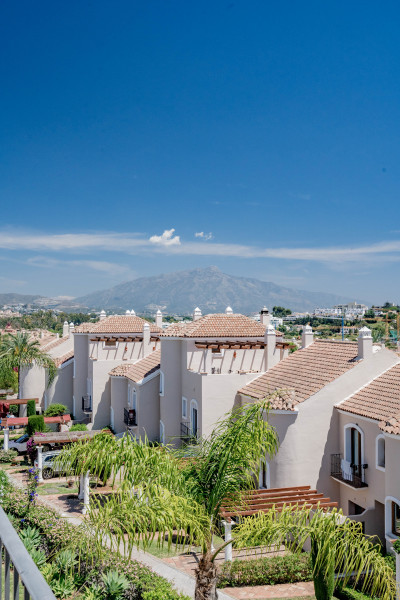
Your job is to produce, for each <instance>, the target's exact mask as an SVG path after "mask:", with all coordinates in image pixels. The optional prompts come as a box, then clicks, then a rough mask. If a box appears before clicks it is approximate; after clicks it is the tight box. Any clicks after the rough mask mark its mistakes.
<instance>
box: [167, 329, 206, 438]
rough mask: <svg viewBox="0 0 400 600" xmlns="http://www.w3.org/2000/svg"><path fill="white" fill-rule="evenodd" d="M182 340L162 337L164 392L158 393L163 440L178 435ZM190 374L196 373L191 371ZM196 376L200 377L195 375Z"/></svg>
mask: <svg viewBox="0 0 400 600" xmlns="http://www.w3.org/2000/svg"><path fill="white" fill-rule="evenodd" d="M184 344H185V341H184V340H169V339H167V338H164V339H163V341H162V344H161V374H160V377H161V378H162V379H163V381H164V385H163V387H164V394H163V395H160V419H161V421H162V422H163V424H164V432H165V442H166V443H169V442H171V441H173V440H175V441H176V438H177V437H179V436H180V434H181V432H180V424H181V420H182V419H181V416H182V393H183V392H182V371H183V372H184V373H187V371H186V352H185V353H184V352H182V346H183V345H184ZM192 375H196V374H195V373H193V374H192ZM197 377H200V376H199V375H197Z"/></svg>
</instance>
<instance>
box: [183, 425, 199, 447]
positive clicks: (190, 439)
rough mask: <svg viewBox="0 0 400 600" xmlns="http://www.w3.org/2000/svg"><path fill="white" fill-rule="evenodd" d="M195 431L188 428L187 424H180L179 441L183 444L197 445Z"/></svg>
mask: <svg viewBox="0 0 400 600" xmlns="http://www.w3.org/2000/svg"><path fill="white" fill-rule="evenodd" d="M197 434H198V431H197V429H193V428H191V427H190V426H189V423H181V440H182V442H183V443H184V444H186V445H187V444H191V445H193V444H197Z"/></svg>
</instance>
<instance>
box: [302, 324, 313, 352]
mask: <svg viewBox="0 0 400 600" xmlns="http://www.w3.org/2000/svg"><path fill="white" fill-rule="evenodd" d="M313 341H314V334H313V330H312V327H311V325H304V327H303V332H302V334H301V347H302V348H307V346H309V345H310V344H312V343H313Z"/></svg>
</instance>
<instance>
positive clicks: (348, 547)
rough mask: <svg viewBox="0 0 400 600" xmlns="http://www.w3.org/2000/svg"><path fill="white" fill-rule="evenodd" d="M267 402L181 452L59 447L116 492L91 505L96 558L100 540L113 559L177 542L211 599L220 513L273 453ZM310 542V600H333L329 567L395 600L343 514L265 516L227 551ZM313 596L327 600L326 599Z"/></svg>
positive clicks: (97, 440) (123, 442)
mask: <svg viewBox="0 0 400 600" xmlns="http://www.w3.org/2000/svg"><path fill="white" fill-rule="evenodd" d="M279 393H280V392H276V393H275V394H274V395H276V394H279ZM269 400H270V398H268V399H265V400H263V401H262V402H259V403H254V404H249V405H244V406H242V407H240V408H237V409H235V410H234V411H232V413H230V414H229V415H227V416H226V417H225V418H224V419H223V420H221V421H220V422H219V423H218V424H217V426H216V428H215V429H214V431H213V432H212V434H211V436H210V437H209V438H208V439H203V440H201V441H200V443H199V445H198V446H189V447H187V448H185V449H183V450H174V449H173V448H171V447H168V446H162V447H154V446H151V445H149V444H148V443H146V440H145V441H144V442H142V441H139V442H134V441H132V439H131V438H130V437H129V436H124V437H123V438H122V439H119V440H117V439H116V438H114V437H113V436H111V435H108V434H99V435H97V436H95V437H94V438H92V439H91V440H87V441H80V442H78V443H76V444H72V445H71V446H70V448H68V449H65V450H64V451H63V453H62V455H60V461H61V462H64V466H65V467H67V466H70V465H73V470H74V472H75V474H76V475H81V474H84V473H87V472H90V473H92V475H94V476H97V477H99V478H100V479H102V480H103V481H104V480H105V479H107V478H110V483H111V485H112V486H113V487H114V488H115V491H114V493H113V494H110V495H108V496H104V495H101V497H100V498H101V499H100V498H96V497H95V496H94V497H93V496H92V497H91V500H90V508H89V511H88V514H87V522H86V525H87V527H88V532H89V533H90V535H91V536H93V544H94V547H95V548H96V551H97V552H98V553H99V554H101V553H102V549H103V548H104V545H105V542H106V541H107V542H108V543H109V544H110V545H111V547H112V548H113V549H114V550H116V551H119V549H120V547H121V546H123V547H124V551H125V552H126V553H128V554H129V553H130V552H131V550H132V548H133V547H135V546H136V547H139V545H141V544H143V546H144V549H146V547H147V546H148V545H149V544H150V543H151V542H152V541H153V540H154V539H157V541H158V543H159V544H160V545H161V544H163V543H164V541H165V540H166V539H167V540H168V545H169V546H170V545H171V542H172V538H173V536H174V535H177V543H178V544H181V545H182V549H184V547H185V546H200V547H201V558H200V561H199V565H198V568H197V569H196V590H195V600H215V599H216V598H217V597H218V596H217V590H216V579H217V572H216V567H215V558H216V557H217V555H218V554H219V552H221V550H222V549H223V548H224V547H225V546H226V544H227V543H229V542H226V543H225V544H223V545H222V546H220V547H219V548H218V549H216V550H214V549H213V545H212V539H213V535H216V534H218V533H219V532H220V528H219V526H220V509H221V506H222V505H226V504H227V503H229V504H230V503H231V504H232V505H233V506H237V507H239V509H240V507H243V508H245V507H246V499H245V494H243V491H245V490H248V489H251V488H253V487H254V485H255V478H254V474H255V473H257V472H258V470H259V467H260V464H261V463H262V462H263V461H265V460H266V457H273V456H274V454H275V453H276V452H277V449H278V439H277V435H276V432H275V430H274V429H273V428H272V427H271V426H270V425H269V423H268V422H267V421H266V420H265V419H264V416H265V412H266V411H268V405H269ZM117 484H118V485H117ZM307 538H311V541H312V557H313V562H314V579H315V582H316V586H315V587H316V595H317V594H319V592H320V589H322V591H323V593H325V590H326V589H327V590H328V594H329V589H330V588H329V586H331V587H332V582H333V570H332V567H336V568H339V569H340V570H341V571H342V572H344V573H345V577H344V581H345V582H346V581H347V580H348V578H349V574H350V573H351V572H352V571H356V572H357V577H358V578H359V577H360V575H361V572H362V571H363V570H367V575H366V578H365V585H367V586H369V587H370V588H371V590H372V591H373V592H374V593H377V592H378V595H379V597H380V598H382V599H384V600H389V598H391V596H390V595H389V591H388V590H392V579H393V577H392V575H391V572H390V569H389V568H387V566H386V563H385V562H384V561H383V558H382V557H381V556H380V555H379V553H378V550H377V547H376V546H373V545H372V544H371V541H370V540H369V539H367V538H365V537H364V536H363V535H362V531H361V525H360V524H358V523H354V522H352V521H350V520H347V519H345V518H344V517H343V515H341V513H338V512H333V513H332V515H329V514H328V515H327V514H326V513H323V512H322V511H319V510H316V512H315V513H312V512H311V511H309V510H308V511H307V510H293V508H287V509H285V508H284V509H283V510H282V511H281V512H278V511H275V510H271V511H270V512H268V513H266V514H260V515H259V516H257V517H255V518H250V519H246V520H245V521H244V522H243V525H239V526H238V527H237V528H236V529H234V538H233V544H234V545H235V546H241V547H245V546H252V547H254V546H256V545H265V546H276V545H277V544H280V543H281V542H285V543H286V544H287V545H288V547H289V548H291V549H292V550H294V551H300V549H301V548H302V547H303V544H304V542H305V541H306V539H307ZM371 566H373V569H374V571H373V573H372V574H371V573H370V567H371ZM357 577H356V578H357ZM321 593H322V592H321ZM317 598H318V599H321V598H323V599H324V600H326V598H329V595H325V596H321V595H317Z"/></svg>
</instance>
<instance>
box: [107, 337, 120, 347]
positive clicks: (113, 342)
mask: <svg viewBox="0 0 400 600" xmlns="http://www.w3.org/2000/svg"><path fill="white" fill-rule="evenodd" d="M116 346H117V340H114V339H113V338H111V339H109V340H105V342H104V347H105V348H116Z"/></svg>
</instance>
